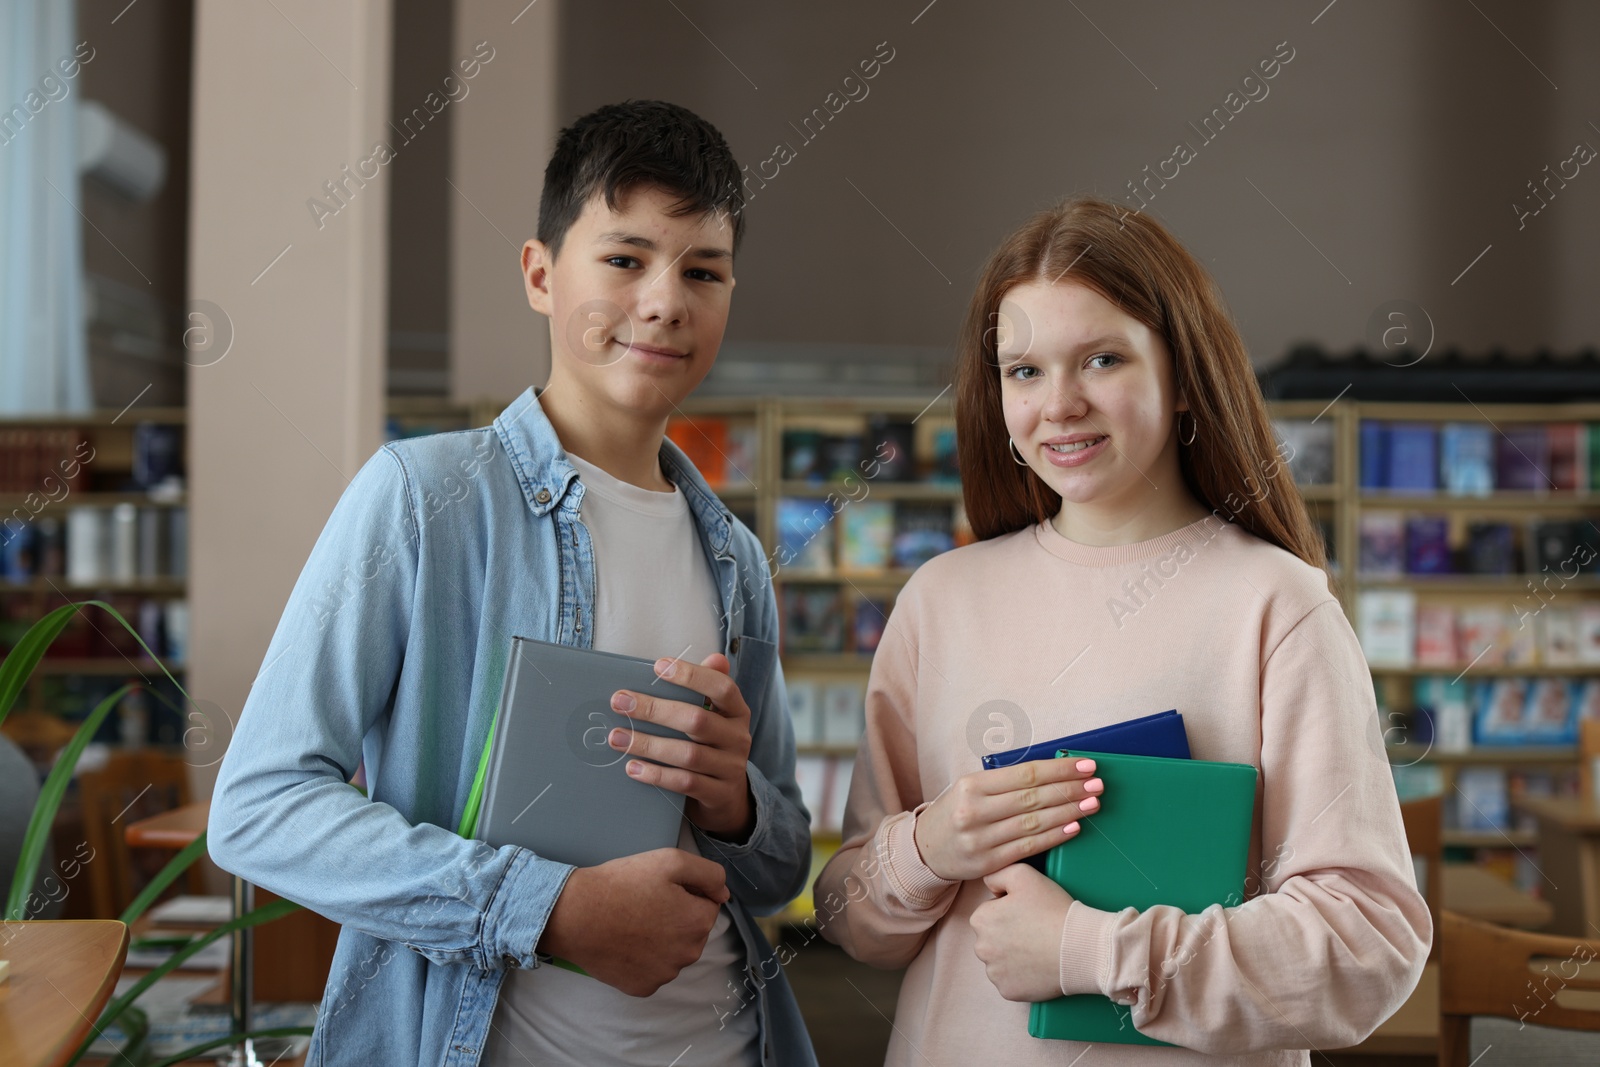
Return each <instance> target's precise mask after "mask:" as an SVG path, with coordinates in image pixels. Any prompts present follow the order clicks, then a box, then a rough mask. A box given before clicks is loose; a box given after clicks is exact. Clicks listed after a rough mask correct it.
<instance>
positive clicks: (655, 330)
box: [522, 186, 733, 419]
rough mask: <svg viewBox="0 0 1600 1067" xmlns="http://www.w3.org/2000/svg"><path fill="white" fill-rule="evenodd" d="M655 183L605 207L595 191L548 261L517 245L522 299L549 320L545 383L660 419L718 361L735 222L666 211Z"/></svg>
mask: <svg viewBox="0 0 1600 1067" xmlns="http://www.w3.org/2000/svg"><path fill="white" fill-rule="evenodd" d="M674 202H675V198H674V197H673V195H672V194H670V193H667V192H665V191H663V190H662V189H660V188H658V187H656V186H641V187H638V188H635V189H633V190H630V191H629V192H628V193H627V194H625V195H624V196H623V197H622V198H621V199H620V200H619V201H618V204H617V210H616V211H612V210H611V209H609V208H608V207H607V206H606V202H605V197H604V195H603V194H601V193H596V194H595V195H593V196H591V197H590V198H589V201H588V203H586V204H585V205H584V207H583V211H582V213H581V214H580V215H579V216H578V218H577V220H576V221H575V222H574V223H573V225H572V227H571V228H570V229H569V230H568V231H567V234H566V237H565V238H564V239H563V240H562V243H561V252H560V255H559V256H558V257H556V258H554V259H552V258H551V256H550V251H549V249H548V248H547V247H546V246H545V245H544V244H543V243H541V242H540V241H537V240H531V241H529V242H527V244H525V245H523V248H522V275H523V281H524V283H525V285H526V288H527V293H528V303H529V305H530V306H531V307H532V308H533V309H534V310H535V311H537V312H539V313H540V314H542V315H545V316H547V317H548V318H549V319H550V348H551V367H550V384H549V386H548V387H547V388H549V387H556V386H558V384H559V391H560V392H565V391H566V390H567V389H573V390H574V391H576V392H580V393H582V394H585V395H586V396H588V397H589V398H591V399H592V400H597V401H599V402H601V403H603V404H609V405H610V406H612V407H616V408H622V409H625V410H628V411H633V412H637V413H640V414H642V415H647V416H650V417H653V418H662V419H664V418H666V417H667V416H668V415H670V414H671V413H672V411H673V409H674V408H675V407H676V406H677V405H678V404H680V403H682V402H683V400H684V398H686V397H687V396H688V395H689V394H690V393H691V392H693V391H694V389H695V387H696V386H698V385H699V384H700V382H701V380H702V379H703V378H705V376H706V374H707V372H709V371H710V370H711V365H712V363H714V362H715V361H716V358H717V349H718V348H719V347H720V346H721V344H722V334H723V331H724V330H725V329H726V327H727V325H728V305H729V298H730V297H731V295H732V293H733V224H732V221H731V220H730V219H729V217H728V216H727V215H726V214H712V215H680V216H673V215H670V214H668V210H669V209H670V208H671V207H672V206H673V204H674Z"/></svg>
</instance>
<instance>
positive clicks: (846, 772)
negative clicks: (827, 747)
mask: <svg viewBox="0 0 1600 1067" xmlns="http://www.w3.org/2000/svg"><path fill="white" fill-rule="evenodd" d="M855 769H856V761H855V760H854V759H843V758H840V757H837V756H836V757H834V758H833V760H832V770H833V774H832V776H831V777H830V778H829V781H828V804H827V817H826V818H825V819H824V821H823V828H824V829H825V830H828V831H829V832H833V833H837V832H839V831H840V830H842V829H843V828H844V811H845V806H846V805H847V804H848V803H849V801H850V782H851V780H852V779H853V778H854V777H855Z"/></svg>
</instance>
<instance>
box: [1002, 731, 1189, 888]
mask: <svg viewBox="0 0 1600 1067" xmlns="http://www.w3.org/2000/svg"><path fill="white" fill-rule="evenodd" d="M1068 748H1078V749H1086V750H1089V751H1093V752H1116V753H1120V754H1122V755H1128V756H1166V757H1167V758H1169V759H1189V758H1190V757H1189V735H1188V734H1187V733H1186V732H1185V731H1184V728H1183V715H1182V714H1181V713H1180V712H1179V711H1178V710H1177V709H1176V708H1172V709H1168V710H1167V711H1158V712H1156V713H1155V714H1154V715H1142V716H1140V717H1139V718H1137V719H1128V720H1126V721H1125V722H1114V723H1112V724H1111V725H1110V726H1100V727H1096V728H1095V729H1093V730H1085V731H1083V732H1082V733H1077V734H1072V735H1071V736H1069V737H1058V738H1056V739H1055V740H1053V741H1040V742H1039V743H1038V744H1033V745H1025V746H1023V747H1022V748H1013V749H1009V750H1007V751H1005V752H991V753H989V754H988V755H987V756H984V757H983V769H984V770H986V771H992V770H994V769H995V768H997V767H1010V766H1013V765H1014V764H1018V763H1026V762H1027V761H1029V760H1039V759H1055V758H1056V753H1057V752H1060V751H1061V750H1063V749H1068ZM1047 855H1048V853H1040V854H1039V855H1037V856H1029V857H1028V858H1027V859H1026V860H1024V861H1023V862H1024V863H1026V864H1028V866H1030V867H1033V868H1035V869H1036V870H1038V871H1039V872H1040V873H1041V874H1043V873H1047V872H1046V871H1045V857H1046V856H1047Z"/></svg>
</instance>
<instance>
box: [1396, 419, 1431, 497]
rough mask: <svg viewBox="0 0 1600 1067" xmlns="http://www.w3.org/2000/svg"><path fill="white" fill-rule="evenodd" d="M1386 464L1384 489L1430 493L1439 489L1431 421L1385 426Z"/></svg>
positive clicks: (1397, 423)
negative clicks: (1386, 437)
mask: <svg viewBox="0 0 1600 1067" xmlns="http://www.w3.org/2000/svg"><path fill="white" fill-rule="evenodd" d="M1388 432H1389V447H1388V451H1387V457H1386V458H1387V459H1388V464H1387V467H1386V469H1385V480H1384V485H1383V487H1384V488H1385V489H1389V490H1392V491H1395V492H1402V493H1432V492H1434V491H1435V490H1437V489H1438V488H1439V452H1438V446H1439V438H1438V431H1437V430H1436V429H1435V427H1434V425H1433V424H1432V423H1431V422H1395V423H1390V424H1389V426H1388Z"/></svg>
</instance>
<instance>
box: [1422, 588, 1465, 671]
mask: <svg viewBox="0 0 1600 1067" xmlns="http://www.w3.org/2000/svg"><path fill="white" fill-rule="evenodd" d="M1416 629H1417V650H1416V663H1417V666H1419V667H1454V666H1455V665H1456V664H1457V663H1458V662H1459V661H1460V659H1461V650H1460V645H1459V643H1458V640H1457V633H1456V609H1455V607H1454V606H1453V605H1450V604H1431V603H1423V604H1418V605H1417V621H1416Z"/></svg>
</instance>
